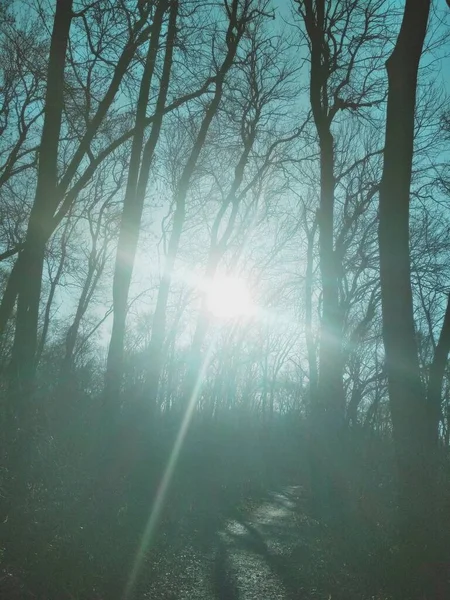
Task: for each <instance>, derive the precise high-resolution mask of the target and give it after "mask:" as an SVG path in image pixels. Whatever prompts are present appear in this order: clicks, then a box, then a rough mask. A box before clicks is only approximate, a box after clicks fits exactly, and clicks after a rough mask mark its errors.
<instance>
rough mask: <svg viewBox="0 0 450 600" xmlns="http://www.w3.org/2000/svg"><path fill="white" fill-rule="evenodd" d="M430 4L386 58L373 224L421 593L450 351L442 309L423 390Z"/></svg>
mask: <svg viewBox="0 0 450 600" xmlns="http://www.w3.org/2000/svg"><path fill="white" fill-rule="evenodd" d="M429 11H430V2H429V1H428V0H423V1H421V2H418V3H416V2H412V1H410V0H406V3H405V9H404V15H403V20H402V24H401V28H400V32H399V35H398V38H397V42H396V44H395V47H394V50H393V52H392V54H391V56H390V57H389V59H388V60H387V62H386V69H387V73H388V81H389V92H388V103H387V120H386V139H385V149H384V166H383V176H382V180H381V186H380V223H379V245H380V274H381V294H382V312H383V339H384V347H385V353H386V372H387V379H388V390H389V402H390V408H391V415H392V424H393V433H394V441H395V447H396V455H397V466H398V477H399V509H400V513H399V516H400V520H401V522H400V527H401V536H402V545H403V548H404V551H405V552H406V553H407V554H406V556H405V560H408V562H409V566H410V569H408V577H411V578H412V585H414V583H416V589H415V590H414V594H415V595H417V596H418V595H420V596H422V594H423V589H422V588H421V586H417V582H416V578H417V575H414V576H412V575H411V571H415V572H416V573H417V567H418V564H419V563H420V562H422V561H424V560H426V558H427V557H428V559H430V558H431V557H432V556H433V550H435V549H436V536H437V529H436V525H437V524H436V512H435V511H436V497H435V485H436V482H437V471H436V462H435V458H434V456H435V447H436V441H437V437H438V422H439V415H440V400H441V398H440V397H441V387H442V377H443V364H444V363H445V361H446V358H447V355H448V352H449V350H450V336H449V332H448V327H449V325H450V321H449V318H448V316H447V313H448V310H447V312H446V316H445V317H444V322H443V326H442V331H441V335H440V338H439V342H438V346H437V348H436V353H435V359H434V363H433V366H432V373H433V376H432V381H430V383H429V387H428V394H427V392H426V390H425V389H424V385H423V382H422V380H421V377H420V364H419V354H418V345H417V334H416V330H415V322H414V307H413V293H412V286H411V265H410V230H409V215H410V187H411V172H412V163H413V149H414V118H415V108H416V90H417V77H418V69H419V61H420V58H421V55H422V52H423V47H424V40H425V35H426V30H427V23H428V18H429ZM424 549H426V554H427V556H424ZM409 585H411V584H409ZM411 594H413V592H412V591H411Z"/></svg>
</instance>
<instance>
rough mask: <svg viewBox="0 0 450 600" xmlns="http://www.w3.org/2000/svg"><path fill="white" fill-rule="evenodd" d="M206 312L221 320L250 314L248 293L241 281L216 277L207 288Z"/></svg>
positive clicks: (250, 300) (250, 302) (250, 306)
mask: <svg viewBox="0 0 450 600" xmlns="http://www.w3.org/2000/svg"><path fill="white" fill-rule="evenodd" d="M206 303H207V307H208V310H209V311H210V312H211V313H212V314H213V315H214V316H216V317H219V318H221V319H232V318H235V317H240V316H243V315H248V314H250V313H251V312H252V308H253V305H252V299H251V296H250V292H249V290H248V288H247V286H246V285H245V283H244V281H242V279H238V278H236V277H217V278H216V279H214V281H213V282H212V283H211V284H210V285H209V286H208V289H207V294H206Z"/></svg>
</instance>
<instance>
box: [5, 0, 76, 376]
mask: <svg viewBox="0 0 450 600" xmlns="http://www.w3.org/2000/svg"><path fill="white" fill-rule="evenodd" d="M72 4H73V1H72V0H57V2H56V12H55V19H54V23H53V32H52V38H51V44H50V56H49V64H48V73H47V90H46V95H45V110H44V125H43V129H42V139H41V145H40V149H39V167H38V177H37V187H36V196H35V200H34V204H33V207H32V210H31V214H30V219H29V222H28V229H27V235H26V241H25V248H24V250H23V253H22V255H21V257H20V265H21V272H20V281H19V282H18V284H19V288H18V302H17V317H16V331H15V337H14V345H13V351H12V359H11V373H12V377H13V380H15V381H16V382H19V383H20V384H21V385H24V386H25V388H28V386H29V384H30V383H31V382H32V380H33V378H34V371H35V366H36V365H35V357H36V349H37V328H38V316H39V300H40V295H41V282H42V270H43V263H44V254H45V246H46V242H47V239H48V228H49V226H50V222H51V218H52V216H53V211H54V208H55V194H56V186H57V180H58V170H57V158H58V145H59V135H60V130H61V120H62V111H63V104H64V93H63V90H64V68H65V64H66V50H67V44H68V40H69V31H70V24H71V21H72Z"/></svg>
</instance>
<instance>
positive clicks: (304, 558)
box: [136, 486, 387, 600]
mask: <svg viewBox="0 0 450 600" xmlns="http://www.w3.org/2000/svg"><path fill="white" fill-rule="evenodd" d="M197 519H198V522H197V526H196V527H195V526H194V525H193V523H192V522H191V523H190V532H188V531H185V530H183V524H182V523H178V524H176V523H174V524H172V527H171V531H170V532H169V531H167V532H164V531H163V532H161V534H160V538H161V541H160V542H159V543H158V545H157V547H154V548H153V550H152V551H151V552H150V554H149V557H148V564H147V566H146V567H145V568H147V569H148V568H149V569H150V571H151V572H150V573H147V575H148V577H147V576H146V575H144V576H143V577H142V578H141V585H142V588H141V586H139V589H138V590H136V598H142V599H144V598H145V599H149V600H150V599H151V600H187V599H196V600H264V599H267V600H269V599H270V600H294V599H295V600H299V599H304V600H308V599H311V600H312V599H314V600H344V599H345V600H352V599H355V600H356V599H358V600H384V599H385V598H387V596H382V595H374V594H373V593H369V592H367V589H368V588H369V589H370V587H371V582H370V581H368V580H367V578H365V577H361V574H359V575H358V574H356V572H355V569H354V567H355V565H349V564H348V563H347V561H346V553H345V544H344V545H342V544H339V543H337V540H336V539H335V534H334V533H333V532H331V531H327V528H326V527H325V526H324V525H321V524H320V523H318V522H317V521H315V520H314V519H312V518H310V517H308V516H307V510H306V497H305V493H304V491H303V489H302V487H300V486H286V487H284V488H282V489H279V490H276V491H273V492H270V493H269V494H267V496H266V498H264V499H262V500H260V501H258V502H251V501H248V502H246V503H244V504H243V505H242V506H241V507H239V509H238V510H236V511H235V513H234V514H233V515H232V516H230V517H229V518H228V519H226V520H225V521H224V522H222V523H221V524H220V525H219V526H218V527H217V528H216V527H215V525H217V523H215V522H214V520H212V521H210V520H209V519H208V518H205V519H202V518H201V517H200V516H198V517H197ZM208 527H209V529H208ZM177 529H178V535H177V534H176V530H177ZM174 540H177V541H174ZM149 581H150V583H149ZM145 588H146V589H145ZM363 590H365V591H363Z"/></svg>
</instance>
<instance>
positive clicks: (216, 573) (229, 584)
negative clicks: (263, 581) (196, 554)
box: [213, 540, 239, 600]
mask: <svg viewBox="0 0 450 600" xmlns="http://www.w3.org/2000/svg"><path fill="white" fill-rule="evenodd" d="M213 590H214V597H215V598H217V600H239V589H238V585H237V583H236V580H235V578H234V577H233V574H232V573H231V566H230V564H229V560H228V553H227V550H226V548H225V545H224V543H223V542H222V541H221V540H219V542H218V547H217V551H216V555H215V558H214V566H213Z"/></svg>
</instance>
